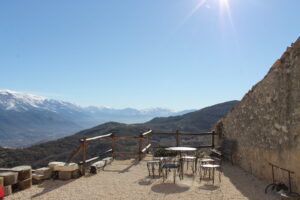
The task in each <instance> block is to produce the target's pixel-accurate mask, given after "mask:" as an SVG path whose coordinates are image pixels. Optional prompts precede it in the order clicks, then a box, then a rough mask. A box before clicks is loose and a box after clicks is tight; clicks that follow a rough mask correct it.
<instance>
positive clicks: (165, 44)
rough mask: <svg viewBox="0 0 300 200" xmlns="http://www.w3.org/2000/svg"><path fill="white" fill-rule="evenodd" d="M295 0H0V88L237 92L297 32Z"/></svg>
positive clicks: (82, 95)
mask: <svg viewBox="0 0 300 200" xmlns="http://www.w3.org/2000/svg"><path fill="white" fill-rule="evenodd" d="M299 8H300V1H299V0H286V1H283V0H126V1H124V0H109V1H108V0H87V1H83V0H43V1H41V0H26V1H23V0H15V1H12V0H0V73H1V74H0V89H10V90H15V91H21V92H29V93H33V94H37V95H42V96H46V97H49V98H54V99H59V100H65V101H70V102H73V103H77V104H80V105H83V106H88V105H95V106H110V107H114V108H126V107H133V108H151V107H164V108H170V109H173V110H183V109H192V108H193V109H194V108H196V109H198V108H203V107H205V106H209V105H213V104H216V103H221V102H225V101H229V100H240V99H241V98H242V97H243V95H244V94H245V93H247V92H248V91H249V90H250V89H251V87H252V86H253V85H254V84H256V83H257V82H258V81H260V80H262V78H263V77H264V76H265V75H266V73H267V72H268V70H269V69H270V67H271V66H272V64H273V63H274V62H275V61H276V60H277V59H278V58H279V57H280V56H281V55H282V53H283V52H284V51H285V50H286V48H287V47H288V46H290V45H291V43H292V42H294V41H295V40H296V39H297V38H298V37H299V36H300V20H299V19H300V12H299Z"/></svg>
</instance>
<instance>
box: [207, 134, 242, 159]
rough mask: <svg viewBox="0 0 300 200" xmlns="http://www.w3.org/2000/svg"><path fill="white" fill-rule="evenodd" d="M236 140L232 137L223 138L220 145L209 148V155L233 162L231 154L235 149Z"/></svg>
mask: <svg viewBox="0 0 300 200" xmlns="http://www.w3.org/2000/svg"><path fill="white" fill-rule="evenodd" d="M236 147H237V141H236V140H232V139H227V138H225V139H223V141H222V144H221V146H219V147H216V148H214V149H211V150H210V151H211V156H216V157H218V158H225V159H227V160H230V161H231V164H233V159H232V155H233V153H234V152H235V151H236Z"/></svg>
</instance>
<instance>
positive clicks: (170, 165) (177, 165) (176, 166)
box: [163, 164, 179, 169]
mask: <svg viewBox="0 0 300 200" xmlns="http://www.w3.org/2000/svg"><path fill="white" fill-rule="evenodd" d="M163 168H168V169H173V168H179V164H164V165H163Z"/></svg>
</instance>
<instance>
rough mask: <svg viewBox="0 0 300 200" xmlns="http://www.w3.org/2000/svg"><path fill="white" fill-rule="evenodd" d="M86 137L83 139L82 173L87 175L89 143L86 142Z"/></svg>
mask: <svg viewBox="0 0 300 200" xmlns="http://www.w3.org/2000/svg"><path fill="white" fill-rule="evenodd" d="M86 139H87V137H84V138H83V141H82V147H83V148H82V171H81V174H82V175H85V168H86V162H85V161H86V150H87V143H86Z"/></svg>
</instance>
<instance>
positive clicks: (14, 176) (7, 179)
mask: <svg viewBox="0 0 300 200" xmlns="http://www.w3.org/2000/svg"><path fill="white" fill-rule="evenodd" d="M0 177H3V180H4V185H5V186H7V185H12V184H16V183H17V182H18V173H17V172H1V173H0Z"/></svg>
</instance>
